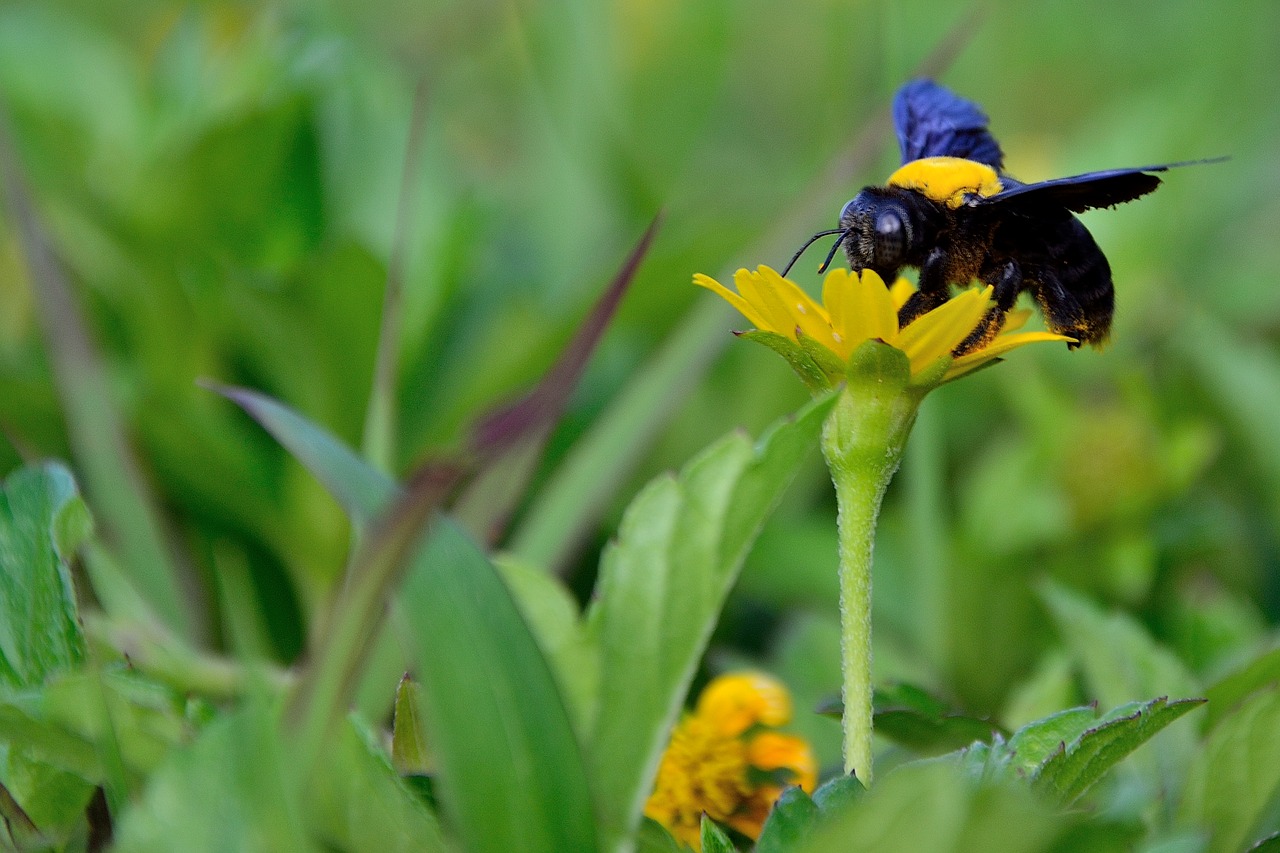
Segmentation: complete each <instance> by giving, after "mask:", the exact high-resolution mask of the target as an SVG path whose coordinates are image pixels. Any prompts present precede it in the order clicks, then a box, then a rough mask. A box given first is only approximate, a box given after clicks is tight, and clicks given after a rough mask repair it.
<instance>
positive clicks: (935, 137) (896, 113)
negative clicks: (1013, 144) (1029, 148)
mask: <svg viewBox="0 0 1280 853" xmlns="http://www.w3.org/2000/svg"><path fill="white" fill-rule="evenodd" d="M893 124H894V127H895V128H896V129H897V131H898V145H899V147H900V148H901V149H902V162H903V163H910V162H911V161H912V160H919V159H920V158H922V157H963V158H965V159H966V160H976V161H978V162H979V163H986V164H987V165H988V166H990V167H991V168H993V169H996V170H997V171H998V170H999V169H1000V168H1001V166H1002V164H1003V161H1004V154H1003V152H1001V150H1000V144H999V143H998V142H996V140H995V138H994V137H993V136H992V135H991V134H990V133H988V132H987V114H986V113H984V112H983V111H982V108H981V107H979V106H978V105H977V104H975V103H973V101H966V100H965V99H964V98H961V97H959V96H958V95H956V94H955V93H954V92H952V91H951V90H950V89H948V88H946V87H945V86H941V85H939V84H937V83H935V82H933V81H932V80H912V81H911V82H910V83H907V84H905V85H904V86H903V87H902V88H901V89H899V90H898V94H897V95H895V96H894V98H893Z"/></svg>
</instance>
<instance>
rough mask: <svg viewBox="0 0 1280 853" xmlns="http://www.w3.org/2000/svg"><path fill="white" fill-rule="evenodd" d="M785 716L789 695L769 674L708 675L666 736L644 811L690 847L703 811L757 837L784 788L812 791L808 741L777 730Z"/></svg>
mask: <svg viewBox="0 0 1280 853" xmlns="http://www.w3.org/2000/svg"><path fill="white" fill-rule="evenodd" d="M790 719H791V697H790V695H789V694H788V693H787V689H786V688H785V687H783V686H782V684H780V683H779V682H778V681H776V680H775V679H773V678H772V677H770V676H768V675H764V674H763V673H758V672H745V673H734V674H730V675H722V676H720V677H719V678H716V679H714V680H713V681H712V682H711V683H710V684H708V685H707V687H706V689H705V690H703V691H702V695H701V696H700V697H699V699H698V703H697V705H696V706H695V708H694V710H693V712H692V713H690V714H686V715H685V717H684V719H682V720H681V721H680V722H679V723H678V724H677V725H676V728H675V730H674V731H673V732H672V733H671V743H670V744H669V745H668V746H667V750H666V752H665V753H663V756H662V763H661V764H660V765H659V767H658V778H657V780H656V781H655V783H654V786H653V794H652V796H650V797H649V801H648V802H647V803H646V804H645V809H644V813H645V814H646V815H648V816H649V817H651V818H653V819H654V820H656V821H658V822H659V823H661V824H662V825H663V826H665V827H667V829H669V830H670V831H671V834H672V835H674V836H675V838H676V839H677V840H679V841H682V842H684V843H685V844H688V845H689V846H691V847H692V848H693V849H694V850H700V849H701V846H702V837H701V829H702V816H703V815H704V814H705V815H707V816H708V817H710V818H711V819H713V820H715V821H717V822H719V823H722V824H724V825H726V826H728V827H731V828H733V829H735V830H737V831H738V832H740V833H742V834H743V835H745V836H747V837H749V838H755V837H757V836H758V835H759V834H760V829H761V828H762V827H763V826H764V821H765V818H766V817H768V815H769V809H770V808H772V806H773V803H774V801H775V800H776V799H778V797H779V795H781V793H782V791H783V789H784V788H786V787H788V786H791V785H799V786H800V787H801V788H803V789H804V790H805V791H808V792H812V791H813V789H814V786H815V785H816V784H817V764H816V762H815V761H814V758H813V753H812V751H811V750H810V749H809V744H808V743H806V742H805V741H804V740H803V739H801V738H798V737H795V736H794V735H789V734H785V733H783V732H779V731H776V727H777V726H781V725H784V724H786V723H787V722H788V721H789V720H790Z"/></svg>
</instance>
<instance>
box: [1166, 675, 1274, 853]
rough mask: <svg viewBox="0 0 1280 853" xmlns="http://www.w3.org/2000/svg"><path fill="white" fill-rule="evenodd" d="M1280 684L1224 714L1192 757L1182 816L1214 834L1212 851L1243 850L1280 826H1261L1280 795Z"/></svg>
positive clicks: (1211, 840) (1191, 825) (1182, 805)
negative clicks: (1254, 839) (1254, 840)
mask: <svg viewBox="0 0 1280 853" xmlns="http://www.w3.org/2000/svg"><path fill="white" fill-rule="evenodd" d="M1276 732H1280V689H1278V688H1276V687H1275V686H1272V687H1271V688H1270V689H1269V690H1265V691H1260V692H1257V693H1255V694H1254V695H1252V696H1250V697H1249V698H1248V699H1246V700H1245V701H1244V702H1242V703H1241V704H1240V705H1239V706H1237V707H1236V708H1235V709H1234V710H1233V711H1232V712H1231V713H1230V714H1228V715H1227V716H1226V717H1223V718H1222V719H1221V720H1220V721H1219V722H1218V724H1217V725H1216V726H1214V728H1213V730H1212V731H1211V732H1210V733H1209V737H1208V739H1207V740H1205V742H1204V744H1203V745H1202V746H1201V748H1200V751H1199V752H1198V753H1197V754H1196V755H1195V757H1194V759H1193V760H1192V763H1191V767H1190V770H1189V772H1188V775H1187V783H1186V787H1185V789H1184V791H1183V796H1182V803H1181V807H1180V809H1179V817H1180V818H1181V819H1182V821H1183V822H1184V823H1185V824H1187V825H1189V827H1190V828H1193V829H1201V830H1203V831H1207V832H1208V833H1209V834H1210V837H1209V845H1208V847H1207V853H1227V851H1232V853H1234V851H1237V850H1242V849H1244V848H1245V846H1246V845H1247V844H1248V843H1249V841H1250V840H1251V839H1253V838H1257V837H1258V835H1260V834H1262V833H1265V832H1267V831H1270V830H1275V829H1276V828H1277V827H1276V826H1274V825H1271V826H1259V825H1258V824H1259V822H1260V821H1261V820H1262V819H1263V818H1264V817H1266V816H1268V815H1270V814H1271V806H1272V804H1273V803H1274V802H1275V800H1276V797H1277V796H1280V737H1276Z"/></svg>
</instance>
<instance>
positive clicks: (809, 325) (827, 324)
mask: <svg viewBox="0 0 1280 853" xmlns="http://www.w3.org/2000/svg"><path fill="white" fill-rule="evenodd" d="M759 275H760V278H761V279H763V280H764V283H765V286H766V287H770V288H772V290H773V292H774V293H775V294H777V297H778V298H779V299H780V300H781V301H782V303H783V304H784V305H785V306H786V307H787V311H788V312H789V313H790V314H791V316H792V317H793V318H794V320H795V322H794V323H793V324H792V326H793V327H794V326H799V327H800V329H801V331H803V332H804V333H805V334H806V335H808V336H809V337H811V338H813V339H814V340H815V341H818V342H819V343H821V344H823V345H824V346H830V344H831V321H830V320H829V319H828V317H827V312H826V309H824V308H823V307H822V306H821V305H819V304H818V303H817V302H814V301H813V297H811V296H809V294H807V293H805V292H804V289H803V288H801V287H800V285H798V284H796V283H795V282H794V281H792V280H791V279H789V278H783V277H782V276H780V275H779V274H778V273H777V271H776V270H774V269H773V268H772V267H766V266H761V267H760V268H759Z"/></svg>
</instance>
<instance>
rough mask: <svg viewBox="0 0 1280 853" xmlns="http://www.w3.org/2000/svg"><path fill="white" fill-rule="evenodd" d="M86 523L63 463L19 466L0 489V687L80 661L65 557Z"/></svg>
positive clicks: (26, 682) (39, 678)
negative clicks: (20, 467)
mask: <svg viewBox="0 0 1280 853" xmlns="http://www.w3.org/2000/svg"><path fill="white" fill-rule="evenodd" d="M89 528H90V522H89V515H88V511H87V510H86V509H85V507H84V502H83V501H81V500H80V496H79V494H78V493H77V492H76V485H75V481H74V480H72V478H71V474H70V473H69V472H68V471H67V470H66V469H65V468H63V467H62V466H61V465H58V464H56V463H46V464H43V465H39V466H32V467H27V468H22V469H20V470H19V471H17V472H15V473H13V474H11V475H10V476H9V477H8V479H6V480H5V481H4V485H3V487H2V488H0V686H7V687H10V688H22V687H29V686H35V685H39V684H42V683H43V682H44V681H45V679H47V678H48V677H49V676H51V675H53V674H55V673H59V672H65V671H67V670H69V669H72V668H74V667H77V666H79V665H80V664H81V663H82V662H83V661H84V656H85V642H84V634H83V632H82V630H81V628H80V622H79V620H78V619H77V617H76V597H75V590H74V589H73V587H72V582H71V569H70V566H69V565H68V561H69V560H70V559H71V557H72V555H73V554H74V553H75V550H76V548H78V547H79V545H80V542H81V541H82V540H83V539H84V538H85V536H86V535H87V534H88V531H89Z"/></svg>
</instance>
